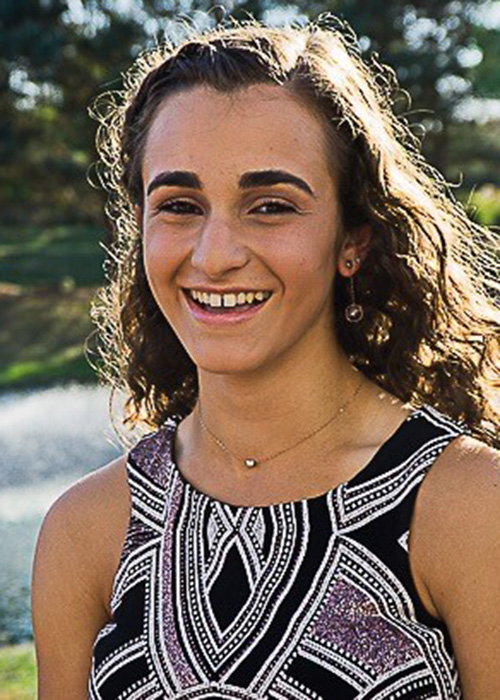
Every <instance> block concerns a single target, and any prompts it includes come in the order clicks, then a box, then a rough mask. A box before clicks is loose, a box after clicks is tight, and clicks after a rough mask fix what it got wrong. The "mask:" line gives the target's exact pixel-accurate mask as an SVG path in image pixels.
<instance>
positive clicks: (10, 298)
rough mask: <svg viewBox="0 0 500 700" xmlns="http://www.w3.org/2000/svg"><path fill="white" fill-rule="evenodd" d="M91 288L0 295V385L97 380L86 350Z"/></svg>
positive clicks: (1, 387) (90, 327) (91, 327)
mask: <svg viewBox="0 0 500 700" xmlns="http://www.w3.org/2000/svg"><path fill="white" fill-rule="evenodd" d="M94 291H95V290H94V288H86V287H85V288H80V289H79V288H76V289H73V290H70V291H67V292H66V293H64V294H63V293H60V292H57V291H50V290H40V291H37V290H29V291H24V292H23V291H21V292H20V293H19V294H12V295H0V390H6V389H20V388H25V387H33V386H49V385H53V384H57V383H61V382H64V381H70V380H72V381H79V382H81V383H94V382H96V381H97V378H96V375H95V372H94V370H93V369H92V368H91V367H90V365H89V364H88V362H87V360H86V359H85V356H84V341H85V338H86V337H87V336H88V335H89V334H90V333H91V332H92V331H93V330H94V329H95V326H94V324H93V323H92V321H91V320H90V314H89V312H90V302H91V299H92V296H93V294H94ZM93 359H94V358H93Z"/></svg>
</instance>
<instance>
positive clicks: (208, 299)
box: [189, 289, 272, 307]
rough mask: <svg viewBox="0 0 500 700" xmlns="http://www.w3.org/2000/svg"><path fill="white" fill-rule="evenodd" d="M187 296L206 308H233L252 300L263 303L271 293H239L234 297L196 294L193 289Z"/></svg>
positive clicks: (203, 293)
mask: <svg viewBox="0 0 500 700" xmlns="http://www.w3.org/2000/svg"><path fill="white" fill-rule="evenodd" d="M189 294H190V295H191V297H192V298H193V299H196V301H199V302H201V303H202V304H207V305H208V306H213V307H220V306H224V307H234V306H238V305H240V304H252V303H253V301H254V300H257V301H264V300H265V299H268V298H269V297H270V296H271V294H272V292H262V291H259V292H239V293H238V295H236V294H234V293H229V294H217V293H214V292H212V293H211V294H209V293H208V292H198V291H197V290H195V289H190V290H189Z"/></svg>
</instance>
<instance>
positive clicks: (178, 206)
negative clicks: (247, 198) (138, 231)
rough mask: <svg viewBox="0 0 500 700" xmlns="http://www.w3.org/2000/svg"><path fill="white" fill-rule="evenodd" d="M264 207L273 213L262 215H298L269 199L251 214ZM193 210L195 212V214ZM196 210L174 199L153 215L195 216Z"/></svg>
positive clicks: (293, 209) (294, 210)
mask: <svg viewBox="0 0 500 700" xmlns="http://www.w3.org/2000/svg"><path fill="white" fill-rule="evenodd" d="M263 207H270V208H271V211H267V212H260V213H264V214H266V213H267V214H269V215H271V216H275V215H278V214H287V213H294V212H295V213H297V209H296V208H295V207H293V206H292V205H291V204H285V203H284V202H281V201H279V200H276V199H268V200H266V201H265V202H262V204H259V206H258V207H254V208H253V209H252V210H251V212H255V211H256V210H258V209H262V208H263ZM193 209H194V210H195V211H194V212H193ZM196 210H198V211H200V207H198V206H197V205H195V204H193V203H192V202H189V201H187V200H185V199H172V200H169V201H168V202H164V203H163V204H159V205H158V206H157V207H155V208H154V210H153V213H154V214H158V213H160V212H166V213H169V214H178V215H181V216H182V215H185V214H188V215H189V214H195V213H196Z"/></svg>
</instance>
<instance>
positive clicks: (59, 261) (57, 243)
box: [0, 225, 109, 287]
mask: <svg viewBox="0 0 500 700" xmlns="http://www.w3.org/2000/svg"><path fill="white" fill-rule="evenodd" d="M100 243H103V244H104V245H106V246H108V245H109V240H108V234H107V231H106V230H105V229H104V227H103V228H102V229H98V228H93V227H89V226H84V225H75V226H53V227H50V228H46V227H15V228H13V227H4V226H2V227H0V281H1V282H9V283H12V284H18V285H21V286H22V287H37V286H54V287H57V286H58V285H60V284H61V282H62V281H63V280H65V279H67V280H72V283H73V284H74V285H76V286H77V287H89V286H97V285H100V284H102V282H103V281H104V280H103V276H104V273H103V269H102V264H103V262H104V258H105V255H106V253H105V251H104V249H103V247H102V245H100Z"/></svg>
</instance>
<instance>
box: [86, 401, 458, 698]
mask: <svg viewBox="0 0 500 700" xmlns="http://www.w3.org/2000/svg"><path fill="white" fill-rule="evenodd" d="M177 425H178V422H177V420H176V419H172V418H169V419H167V421H166V422H165V423H164V424H163V425H161V426H160V427H159V428H157V429H156V430H154V431H152V432H150V433H147V434H146V435H144V436H143V437H142V438H140V439H139V440H138V441H137V442H136V443H135V445H134V446H133V447H132V448H131V449H130V450H129V452H128V454H127V475H128V483H129V488H130V494H131V513H130V519H129V524H128V530H127V534H126V537H125V541H124V546H123V550H122V552H121V558H120V563H119V566H118V569H117V572H116V575H115V579H114V583H113V592H112V598H111V602H110V604H111V610H112V618H111V621H110V622H108V623H107V624H105V625H104V626H103V628H102V629H101V630H100V631H99V632H98V635H97V638H96V640H95V642H94V645H93V650H92V667H91V672H90V676H89V681H88V693H89V700H142V699H144V700H146V699H147V700H156V699H160V698H178V699H179V700H180V699H181V698H182V699H183V700H188V699H189V700H195V699H201V698H204V699H207V700H209V699H210V700H222V699H223V698H230V699H231V700H237V699H240V698H241V699H244V698H245V699H246V698H253V699H255V700H257V698H259V699H261V698H264V699H266V700H267V699H268V700H354V699H356V700H433V699H435V700H459V699H460V698H461V697H462V692H461V688H460V679H459V674H458V669H457V665H456V662H455V657H454V653H453V647H452V642H451V638H450V635H449V633H448V630H447V627H446V625H445V624H444V623H443V622H442V621H440V620H438V619H436V618H434V617H433V616H431V615H430V614H429V613H428V612H427V610H426V609H425V607H424V606H423V604H422V602H421V600H420V598H419V595H418V592H417V590H416V587H415V585H414V581H413V578H412V575H411V571H410V567H409V539H410V532H409V527H410V522H411V518H412V513H413V507H414V503H415V499H416V496H417V493H418V489H419V487H420V485H421V483H422V480H423V479H424V477H425V475H426V473H427V472H428V471H429V469H430V468H431V467H432V464H433V463H434V461H435V460H436V458H437V457H438V456H439V454H440V453H441V452H442V451H443V450H444V449H445V447H446V446H447V445H448V444H449V443H450V442H451V441H452V440H453V439H455V438H456V437H457V436H459V435H460V434H462V433H466V432H469V429H468V427H467V425H466V424H464V423H462V422H460V421H457V420H455V419H451V418H450V417H448V416H446V415H445V414H443V413H441V412H439V411H437V410H436V409H434V408H433V407H431V406H430V405H428V404H423V405H422V406H421V407H419V408H414V409H413V410H412V412H411V413H410V414H408V416H407V417H406V418H405V420H404V421H403V422H402V423H401V424H400V426H399V427H398V428H397V429H396V431H395V432H394V433H393V434H392V435H391V436H390V437H389V439H387V440H386V441H385V442H384V443H383V444H382V445H381V446H380V447H379V449H378V450H377V452H376V453H375V455H374V456H373V457H372V459H370V461H369V462H368V464H366V465H365V466H364V467H363V468H362V469H361V470H360V471H359V472H358V473H357V474H356V475H355V476H354V477H353V478H352V479H350V480H349V481H346V482H343V483H341V484H340V485H338V486H337V487H336V488H333V489H331V490H330V491H328V492H326V493H324V494H322V495H320V496H316V497H313V498H308V499H303V500H299V501H292V502H287V503H277V504H272V505H265V506H237V505H232V504H228V503H224V502H222V501H219V500H217V499H215V498H212V497H210V496H208V495H207V494H204V493H202V492H201V491H199V490H197V489H196V488H195V487H193V486H192V485H191V484H190V483H189V482H188V481H186V480H185V479H184V477H183V475H182V474H181V472H180V470H179V469H178V467H177V465H176V463H175V456H174V438H175V433H176V429H177Z"/></svg>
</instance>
